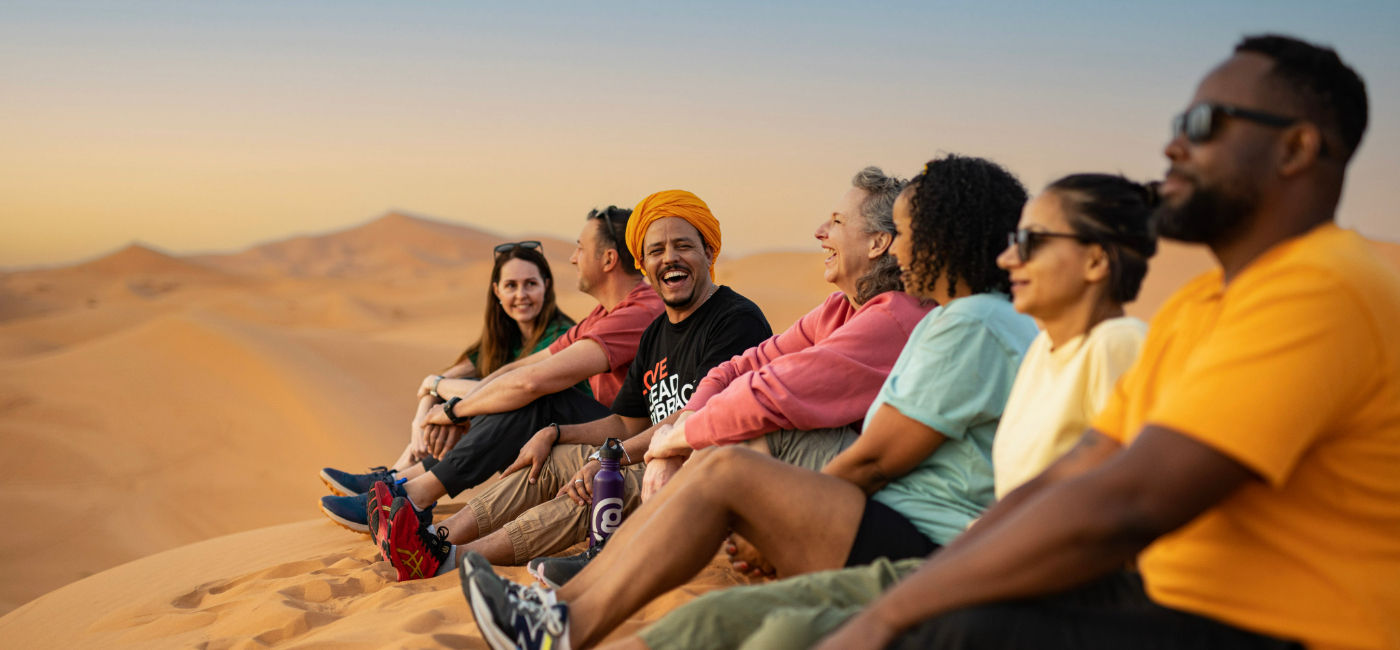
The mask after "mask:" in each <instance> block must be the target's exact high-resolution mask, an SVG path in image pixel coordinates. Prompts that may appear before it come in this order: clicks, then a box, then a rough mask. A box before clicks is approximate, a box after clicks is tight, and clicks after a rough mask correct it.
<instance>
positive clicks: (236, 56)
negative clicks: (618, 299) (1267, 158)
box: [0, 0, 1400, 268]
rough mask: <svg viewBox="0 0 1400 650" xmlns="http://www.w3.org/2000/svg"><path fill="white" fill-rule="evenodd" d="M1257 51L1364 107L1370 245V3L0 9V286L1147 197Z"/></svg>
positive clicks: (1396, 86) (1381, 37)
mask: <svg viewBox="0 0 1400 650" xmlns="http://www.w3.org/2000/svg"><path fill="white" fill-rule="evenodd" d="M517 4H519V5H522V6H517ZM1264 31H1277V32H1281V33H1288V34H1293V35H1297V36H1300V37H1303V38H1306V39H1309V40H1312V41H1315V42H1321V43H1328V44H1331V45H1333V46H1335V47H1337V48H1338V51H1339V52H1340V53H1341V55H1342V57H1343V58H1344V59H1346V60H1347V61H1348V62H1349V63H1351V64H1352V65H1353V66H1354V67H1355V68H1356V69H1357V70H1358V71H1359V72H1360V73H1361V75H1362V76H1363V78H1365V79H1366V81H1367V84H1368V90H1369V92H1370V100H1371V126H1370V127H1369V130H1368V132H1367V135H1366V140H1365V142H1364V143H1363V144H1362V147H1361V151H1360V153H1359V154H1358V156H1357V158H1356V160H1354V161H1353V163H1352V166H1351V170H1350V173H1349V178H1348V185H1347V190H1346V195H1345V198H1344V200H1343V203H1342V207H1341V211H1340V221H1341V222H1342V223H1343V224H1345V225H1349V226H1352V227H1356V228H1358V229H1359V230H1361V231H1362V232H1363V233H1365V234H1367V235H1370V236H1372V237H1377V238H1381V239H1387V240H1391V241H1400V220H1397V219H1395V218H1394V216H1393V215H1392V212H1393V211H1394V210H1395V206H1396V205H1400V183H1396V181H1395V175H1396V171H1397V170H1400V124H1397V122H1396V120H1395V119H1394V117H1395V116H1396V115H1397V114H1400V111H1397V106H1398V105H1400V65H1397V64H1400V42H1397V39H1396V38H1395V35H1396V34H1397V33H1400V3H1396V2H1356V1H1351V2H1348V1H1342V2H1337V3H1326V4H1324V3H1316V2H1298V1H1292V0H1289V1H1278V2H1237V3H1228V4H1223V3H1220V4H1218V3H1212V2H1197V1H1194V0H1191V1H1186V0H1183V1H1178V2H1171V3H1152V4H1150V5H1142V6H1133V7H1126V6H1124V7H1116V6H1110V7H1104V6H1101V3H1090V2H1080V1H1076V0H1067V1H1061V2H1055V3H1043V2H1010V3H987V2H939V3H889V4H882V5H880V6H878V7H869V6H864V5H850V4H836V3H806V4H803V5H801V6H800V8H797V7H788V6H785V5H776V4H752V3H739V2H723V3H709V4H707V5H705V6H703V7H700V6H693V5H686V6H684V7H674V6H662V5H660V4H657V3H645V2H601V3H588V4H582V3H578V4H558V5H540V4H535V3H492V4H490V5H484V6H480V5H476V4H470V3H464V4H454V3H416V4H411V5H408V4H403V3H393V4H391V3H381V2H365V1H354V2H266V1H246V2H238V3H193V2H149V1H142V2H121V3H113V2H98V1H81V2H70V1H63V0H58V1H52V2H9V1H0V219H2V220H3V229H2V231H0V234H2V235H3V236H0V268H13V267H20V266H29V265H47V264H59V263H67V262H71V261H75V260H78V259H82V258H87V257H92V256H96V255H100V254H104V253H106V252H108V251H111V250H113V249H116V248H119V247H121V246H124V245H125V244H126V243H128V242H131V241H142V242H145V243H147V244H150V245H153V246H156V247H158V248H162V249H164V250H167V251H171V252H176V253H189V252H204V251H232V250H238V249H241V248H245V247H247V246H250V245H254V244H256V243H260V242H263V241H269V240H276V239H282V238H285V237H288V236H292V235H295V234H302V233H315V232H325V231H330V230H336V229H341V228H345V227H350V226H353V225H356V224H359V223H363V222H365V221H367V220H369V219H372V218H374V217H376V216H377V215H379V214H382V213H384V212H386V211H389V210H403V211H407V212H410V213H414V214H420V215H426V216H432V217H435V218H439V219H443V220H447V221H454V222H461V223H466V224H472V225H477V226H481V227H484V228H487V229H490V230H494V231H497V232H501V233H506V234H524V233H529V232H535V233H545V234H550V235H554V236H558V237H562V238H566V239H573V238H574V237H575V236H576V235H577V232H578V228H579V225H580V223H581V218H582V217H583V215H584V214H585V213H586V212H587V210H588V209H589V208H590V207H594V206H602V205H607V204H618V205H624V206H629V207H630V206H631V205H632V204H633V203H635V202H636V201H637V200H639V199H640V198H641V197H643V196H644V195H646V194H648V193H650V192H653V191H656V190H660V189H667V188H673V187H679V188H684V189H689V190H691V191H694V192H695V193H696V194H698V195H699V196H701V197H702V198H704V199H705V200H706V201H707V202H708V203H709V204H710V206H711V208H712V209H713V210H714V211H715V213H716V215H717V216H719V217H720V219H721V222H722V223H723V224H724V228H725V242H724V248H725V250H726V251H727V252H732V253H734V254H742V253H747V252H753V251H757V250H762V249H775V248H777V249H794V248H796V249H810V250H815V243H814V241H813V240H812V239H811V231H812V230H813V228H814V227H815V225H816V223H817V221H818V220H819V219H820V218H821V217H822V216H823V215H824V214H826V213H828V212H829V211H830V208H831V205H832V204H833V203H834V202H835V201H836V199H837V198H839V196H840V195H841V194H842V192H843V191H844V189H845V188H846V187H847V186H848V185H847V183H848V181H849V179H850V176H851V174H852V173H853V172H854V171H855V170H857V169H859V168H860V167H862V166H864V165H867V164H876V165H880V166H882V167H884V168H885V169H886V170H887V171H891V172H896V173H899V174H900V175H909V174H912V173H913V172H915V171H917V170H918V169H919V168H920V167H921V165H922V164H923V162H924V161H926V160H928V159H929V158H931V157H933V156H935V155H937V154H939V153H942V152H958V153H964V154H971V155H980V156H986V157H989V158H992V159H995V160H997V161H999V162H1001V163H1003V164H1005V165H1006V166H1007V167H1008V168H1009V169H1011V170H1012V171H1014V172H1016V173H1017V174H1018V175H1019V176H1020V177H1021V178H1022V180H1023V181H1025V182H1026V184H1027V186H1028V187H1030V188H1032V189H1035V188H1038V187H1040V186H1042V185H1044V184H1045V183H1046V182H1048V181H1050V180H1053V179H1054V178H1056V177H1058V176H1060V175H1063V174H1065V173H1070V172H1075V171H1110V172H1122V173H1124V174H1127V175H1128V176H1130V177H1134V178H1138V179H1142V180H1148V179H1154V178H1158V177H1160V175H1161V173H1162V171H1163V170H1164V169H1165V166H1166V163H1165V159H1164V158H1163V157H1162V155H1161V149H1162V146H1163V145H1164V144H1165V141H1166V131H1167V126H1166V125H1167V122H1168V120H1169V118H1170V116H1171V115H1172V114H1174V113H1176V112H1177V111H1179V110H1181V108H1182V107H1183V106H1184V104H1185V103H1186V102H1187V100H1188V99H1189V98H1190V96H1191V93H1192V90H1193V88H1194V86H1195V84H1196V82H1197V81H1198V80H1199V79H1200V77H1201V76H1202V75H1203V74H1204V73H1205V72H1206V71H1207V70H1209V68H1210V67H1212V66H1213V65H1214V64H1216V63H1217V62H1219V61H1220V60H1222V59H1224V58H1225V57H1226V56H1227V55H1228V54H1229V52H1230V49H1231V47H1232V46H1233V44H1234V43H1235V42H1236V41H1237V40H1238V39H1239V37H1240V36H1241V35H1242V34H1245V33H1258V32H1264Z"/></svg>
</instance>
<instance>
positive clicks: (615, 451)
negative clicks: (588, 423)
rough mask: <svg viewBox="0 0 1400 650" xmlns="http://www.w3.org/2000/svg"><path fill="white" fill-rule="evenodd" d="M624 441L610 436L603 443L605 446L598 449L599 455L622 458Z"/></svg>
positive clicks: (615, 458)
mask: <svg viewBox="0 0 1400 650" xmlns="http://www.w3.org/2000/svg"><path fill="white" fill-rule="evenodd" d="M622 453H623V452H622V441H621V440H618V439H617V438H608V439H607V441H605V442H604V443H603V448H602V449H599V450H598V457H599V458H604V459H607V460H622Z"/></svg>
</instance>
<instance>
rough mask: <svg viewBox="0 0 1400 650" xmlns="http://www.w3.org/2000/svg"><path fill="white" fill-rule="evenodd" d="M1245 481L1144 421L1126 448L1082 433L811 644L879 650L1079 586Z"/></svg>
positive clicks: (1223, 461) (1228, 464) (1240, 473)
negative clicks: (984, 609) (942, 619)
mask: <svg viewBox="0 0 1400 650" xmlns="http://www.w3.org/2000/svg"><path fill="white" fill-rule="evenodd" d="M1250 480H1258V477H1257V476H1256V475H1255V474H1254V473H1253V472H1251V471H1250V470H1249V469H1248V468H1246V467H1245V466H1243V465H1241V464H1239V463H1238V462H1236V461H1234V460H1232V459H1231V458H1229V457H1227V456H1225V455H1223V454H1221V453H1220V452H1217V451H1215V450H1214V449H1212V448H1210V447H1208V446H1207V445H1205V444H1203V443H1201V442H1197V441H1196V440H1195V439H1193V438H1191V437H1189V436H1187V435H1184V434H1181V433H1178V432H1175V431H1172V430H1170V429H1166V428H1163V427H1157V426H1152V425H1149V426H1147V427H1145V428H1144V430H1143V432H1142V434H1141V435H1139V436H1138V438H1137V439H1136V440H1135V441H1134V442H1133V444H1132V445H1130V446H1128V447H1127V448H1122V447H1120V446H1119V445H1118V443H1117V442H1115V441H1113V440H1111V439H1109V438H1108V437H1106V436H1104V435H1102V434H1100V433H1098V432H1096V431H1092V430H1091V431H1089V432H1087V433H1086V434H1085V435H1084V437H1083V438H1082V439H1081V440H1080V442H1079V444H1078V445H1077V446H1076V447H1075V448H1074V449H1073V450H1072V451H1071V452H1070V453H1069V454H1067V455H1065V457H1063V458H1061V459H1060V460H1059V461H1057V462H1056V463H1055V464H1053V465H1051V466H1050V468H1049V469H1047V470H1046V471H1045V472H1044V473H1042V474H1041V475H1040V476H1039V477H1037V478H1035V479H1034V480H1032V481H1031V482H1029V483H1027V484H1026V485H1024V486H1022V487H1021V488H1019V489H1017V490H1015V491H1013V492H1012V493H1011V494H1008V495H1007V497H1006V499H1004V500H1002V501H1001V502H999V503H997V504H996V505H995V506H993V507H992V508H990V509H988V511H987V513H986V514H985V515H984V516H983V517H982V519H981V520H980V521H978V523H977V524H976V525H974V526H973V527H972V529H971V530H969V531H968V532H967V533H965V534H963V535H962V536H960V537H959V538H958V539H956V540H954V541H953V543H951V544H949V545H948V546H947V547H945V548H944V549H943V550H941V551H939V552H938V553H935V554H934V555H933V556H932V557H931V558H930V559H929V561H928V562H927V563H925V564H924V566H923V567H921V568H920V569H919V571H917V572H916V573H914V574H913V575H911V576H909V577H908V578H907V579H905V580H903V581H901V582H900V583H899V584H898V585H896V586H895V587H894V588H893V589H891V590H890V591H888V592H886V593H885V594H884V595H883V596H882V597H881V598H880V599H878V600H877V601H875V602H874V603H872V604H871V606H870V607H868V608H867V609H866V610H865V611H863V612H862V613H861V614H860V615H859V616H857V617H856V618H854V619H852V620H851V621H850V622H848V623H847V624H846V625H845V626H844V627H842V628H841V629H840V630H838V631H837V632H836V633H835V634H833V635H832V636H831V637H828V638H827V639H826V640H825V641H824V642H823V644H822V645H821V648H823V649H826V650H830V649H834V648H866V647H869V648H879V647H884V646H885V645H886V644H887V643H889V642H890V641H891V640H893V639H894V638H895V636H897V635H898V634H899V633H901V632H903V631H905V630H907V629H909V628H910V627H912V626H914V625H916V624H917V623H919V622H921V621H923V620H926V619H928V618H930V617H933V616H936V615H938V614H941V613H945V612H948V611H952V610H955V609H959V608H962V607H968V606H972V605H978V604H983V603H989V602H997V601H1003V600H1009V599H1015V598H1024V597H1030V596H1036V595H1042V594H1047V593H1053V592H1056V591H1060V590H1064V589H1067V588H1070V587H1073V586H1076V585H1079V584H1082V583H1084V582H1087V581H1089V580H1091V579H1093V578H1096V577H1098V576H1101V575H1104V574H1106V573H1108V572H1110V571H1112V570H1114V569H1115V568H1117V567H1121V566H1123V564H1124V563H1126V562H1128V561H1129V560H1131V559H1133V558H1134V557H1135V556H1136V555H1137V554H1138V552H1140V551H1141V550H1142V549H1144V548H1146V547H1147V545H1148V544H1150V543H1151V542H1152V541H1153V540H1155V539H1157V538H1158V537H1160V536H1162V535H1164V534H1166V533H1169V532H1171V531H1173V530H1175V529H1177V528H1179V527H1181V526H1183V525H1185V524H1186V523H1188V522H1190V521H1191V520H1192V519H1194V518H1195V517H1196V516H1197V515H1200V514H1201V513H1203V512H1205V511H1206V510H1208V509H1209V508H1211V507H1212V506H1214V505H1216V504H1218V503H1220V502H1221V501H1222V500H1224V499H1225V498H1226V497H1228V496H1229V495H1230V494H1232V493H1233V492H1234V491H1235V490H1237V489H1239V488H1240V487H1241V486H1243V485H1245V484H1246V483H1247V482H1248V481H1250Z"/></svg>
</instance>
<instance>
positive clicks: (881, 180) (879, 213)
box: [851, 166, 909, 304]
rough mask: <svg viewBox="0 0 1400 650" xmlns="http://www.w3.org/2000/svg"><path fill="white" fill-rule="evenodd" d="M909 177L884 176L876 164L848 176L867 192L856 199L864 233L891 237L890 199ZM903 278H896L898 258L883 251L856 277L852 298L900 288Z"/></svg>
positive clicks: (863, 299)
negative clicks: (863, 198)
mask: <svg viewBox="0 0 1400 650" xmlns="http://www.w3.org/2000/svg"><path fill="white" fill-rule="evenodd" d="M908 182H909V181H907V180H904V179H902V178H898V177H895V176H888V175H886V174H885V172H884V170H882V169H880V168H879V167H875V166H870V167H866V168H865V169H862V170H860V171H858V172H856V175H855V176H854V177H852V178H851V186H853V187H855V188H856V189H859V190H863V191H864V192H865V193H866V194H867V195H868V196H866V197H865V200H864V201H861V203H860V216H861V217H863V218H864V219H865V226H864V230H865V234H867V235H874V234H878V233H882V232H883V233H886V234H888V235H890V236H891V237H894V201H895V199H897V198H899V193H900V192H901V191H902V190H903V189H904V186H905V185H906V184H908ZM903 290H904V282H903V281H901V280H900V279H899V262H897V261H896V260H895V259H894V256H893V255H891V254H890V253H889V251H885V254H884V255H881V256H880V257H879V258H877V259H876V260H875V261H874V262H873V263H872V264H871V265H870V270H868V271H866V272H865V275H862V276H861V277H860V279H859V280H857V281H856V302H857V303H859V304H865V302H866V301H868V300H870V299H871V298H874V297H875V296H878V295H880V294H882V293H884V292H886V291H903Z"/></svg>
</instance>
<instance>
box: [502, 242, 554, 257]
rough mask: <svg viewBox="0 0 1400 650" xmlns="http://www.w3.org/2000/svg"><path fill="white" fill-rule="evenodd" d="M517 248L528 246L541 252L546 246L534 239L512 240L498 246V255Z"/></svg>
mask: <svg viewBox="0 0 1400 650" xmlns="http://www.w3.org/2000/svg"><path fill="white" fill-rule="evenodd" d="M517 248H528V249H530V250H536V251H540V252H543V251H544V246H543V245H541V244H540V243H539V242H537V241H535V240H533V239H531V240H529V241H511V242H506V243H504V244H500V245H498V246H496V257H500V256H502V255H505V254H506V253H509V252H511V251H513V250H515V249H517Z"/></svg>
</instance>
